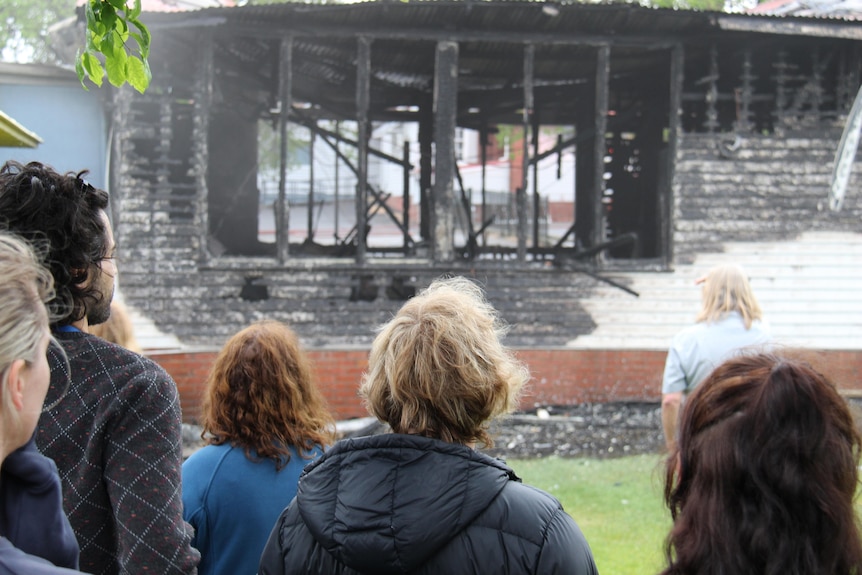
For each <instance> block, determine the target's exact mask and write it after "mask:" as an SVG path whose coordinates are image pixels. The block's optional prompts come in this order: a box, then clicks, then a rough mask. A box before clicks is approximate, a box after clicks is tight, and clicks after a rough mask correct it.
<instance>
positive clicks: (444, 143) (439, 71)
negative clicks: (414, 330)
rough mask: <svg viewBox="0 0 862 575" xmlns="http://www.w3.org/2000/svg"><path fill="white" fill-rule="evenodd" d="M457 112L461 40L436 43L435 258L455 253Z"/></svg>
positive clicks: (445, 259) (449, 258)
mask: <svg viewBox="0 0 862 575" xmlns="http://www.w3.org/2000/svg"><path fill="white" fill-rule="evenodd" d="M457 113H458V43H457V42H449V41H443V42H438V43H437V54H436V62H435V66H434V142H435V144H436V148H437V150H436V154H435V156H434V187H433V193H432V197H431V204H432V206H433V218H434V219H433V229H434V240H433V242H432V253H433V259H434V261H437V262H449V261H452V260H453V259H454V257H455V247H454V243H455V209H456V208H455V206H456V204H455V191H454V190H455V185H454V182H455V123H456V120H457Z"/></svg>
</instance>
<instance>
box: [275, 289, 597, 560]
mask: <svg viewBox="0 0 862 575" xmlns="http://www.w3.org/2000/svg"><path fill="white" fill-rule="evenodd" d="M502 333H503V330H502V325H501V323H500V322H499V320H498V318H497V314H496V312H495V311H494V309H493V308H492V307H491V305H490V304H489V303H488V302H487V301H486V300H485V298H484V296H483V294H482V292H481V290H480V289H479V288H478V287H477V286H476V285H475V284H473V283H472V282H470V281H469V280H466V279H463V278H459V279H450V280H441V281H438V282H435V283H433V284H432V285H431V286H430V287H429V288H428V290H427V291H425V292H424V293H422V294H421V295H418V296H416V297H414V298H413V299H411V300H409V301H407V303H405V304H404V306H403V307H402V308H401V310H400V311H399V312H398V313H397V314H396V315H395V317H394V318H393V319H392V321H390V322H389V323H388V324H386V325H385V326H384V327H383V328H382V330H381V331H380V333H379V335H378V336H377V338H376V339H375V340H374V343H373V345H372V348H371V355H370V357H369V361H368V372H367V373H366V375H365V377H364V380H363V382H362V386H361V388H360V394H361V395H362V396H364V398H365V400H366V404H367V407H368V410H369V411H370V412H371V413H372V414H373V415H374V416H376V417H377V418H378V419H380V420H381V421H384V422H386V423H388V424H389V426H390V427H391V428H392V431H393V433H389V434H384V435H376V436H371V437H362V438H354V439H347V440H342V441H340V442H338V443H337V444H336V445H335V446H334V447H333V448H332V449H331V450H330V451H328V452H327V453H326V454H325V455H324V456H323V457H321V458H320V459H319V460H317V461H316V462H314V463H312V464H311V465H309V466H308V467H307V468H306V470H305V471H304V472H303V475H302V477H301V479H300V483H299V491H298V492H297V496H296V499H294V501H293V503H291V505H290V507H288V508H287V509H286V510H285V512H284V513H282V515H281V517H280V518H279V520H278V522H277V523H276V525H275V528H274V529H273V532H272V535H270V539H269V542H268V543H267V545H266V547H265V548H264V552H263V555H262V556H261V562H260V570H259V573H260V575H274V574H286V573H327V574H338V573H343V574H348V573H349V574H353V573H417V574H419V573H423V574H428V575H431V574H434V575H436V574H439V573H458V574H469V573H507V574H510V575H516V574H533V573H542V574H553V573H566V574H569V575H592V574H594V573H596V567H595V564H594V562H593V557H592V553H591V551H590V548H589V545H587V542H586V540H585V539H584V536H583V534H582V533H581V531H580V530H579V529H578V526H577V525H576V524H575V522H574V521H573V520H572V518H571V517H569V516H568V515H567V514H566V512H565V511H563V508H562V506H561V505H560V503H559V501H557V500H556V499H554V498H553V497H552V496H551V495H549V494H547V493H545V492H543V491H540V490H538V489H535V488H533V487H528V486H526V485H523V484H522V483H521V482H520V480H519V479H518V478H517V477H516V476H515V473H514V472H513V471H512V469H511V468H509V467H508V466H507V465H506V464H505V463H503V462H502V461H500V460H497V459H493V458H491V457H488V456H487V455H484V454H482V453H480V452H477V451H475V450H474V449H473V446H474V444H476V443H485V444H490V442H491V439H490V437H489V436H488V423H489V421H490V420H491V419H492V418H494V417H495V416H497V415H500V414H503V413H505V412H507V411H511V410H512V409H513V408H514V406H515V405H516V404H517V399H518V395H519V392H520V390H521V388H522V387H523V385H524V384H525V383H526V381H527V379H528V377H529V375H528V373H527V371H526V370H525V369H524V367H523V366H522V365H521V364H520V363H519V362H518V361H517V360H516V359H515V357H514V355H513V354H512V352H511V351H509V350H507V349H506V348H505V347H503V345H502V344H501V342H500V337H501V335H502Z"/></svg>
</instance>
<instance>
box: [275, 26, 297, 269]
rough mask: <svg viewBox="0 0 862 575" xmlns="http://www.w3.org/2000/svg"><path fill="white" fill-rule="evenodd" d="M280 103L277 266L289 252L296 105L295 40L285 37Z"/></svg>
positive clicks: (282, 51) (281, 57)
mask: <svg viewBox="0 0 862 575" xmlns="http://www.w3.org/2000/svg"><path fill="white" fill-rule="evenodd" d="M278 70H279V84H278V102H279V110H280V115H279V118H278V200H277V201H276V204H275V205H276V211H275V244H276V250H277V253H278V262H279V263H282V264H283V263H285V262H286V261H287V258H288V255H289V252H290V235H289V230H288V222H289V221H290V219H289V217H288V215H289V212H288V210H289V208H288V205H287V122H288V115H289V113H290V108H291V106H292V105H293V103H292V99H291V92H292V88H293V86H292V85H293V38H292V37H291V36H286V37H284V38H282V39H281V51H280V55H279V66H278Z"/></svg>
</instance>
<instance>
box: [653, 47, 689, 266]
mask: <svg viewBox="0 0 862 575" xmlns="http://www.w3.org/2000/svg"><path fill="white" fill-rule="evenodd" d="M684 69H685V53H684V52H683V47H682V44H677V45H676V46H674V47H673V48H672V49H671V52H670V103H669V106H670V110H669V112H668V124H669V125H668V142H667V156H666V158H665V161H666V162H667V164H666V165H667V168H666V170H667V178H665V180H666V183H665V185H664V188H663V189H661V190H659V192H658V218H659V222H658V230H659V238H658V242H659V246H658V247H659V253H660V254H661V261H662V265H663V266H665V267H669V266H670V263H671V262H672V261H673V233H672V232H673V181H674V166H676V150H677V140H678V138H679V124H680V114H682V90H683V70H684Z"/></svg>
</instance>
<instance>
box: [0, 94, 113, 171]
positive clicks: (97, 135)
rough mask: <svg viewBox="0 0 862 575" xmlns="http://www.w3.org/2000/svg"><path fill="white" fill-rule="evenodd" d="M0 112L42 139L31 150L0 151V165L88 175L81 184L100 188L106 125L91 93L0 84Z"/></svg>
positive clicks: (103, 166) (105, 155) (105, 158)
mask: <svg viewBox="0 0 862 575" xmlns="http://www.w3.org/2000/svg"><path fill="white" fill-rule="evenodd" d="M0 110H3V111H4V112H5V113H6V114H8V115H10V116H12V117H13V118H15V120H17V121H18V122H20V123H21V124H23V125H24V127H25V128H27V129H28V130H31V131H33V132H35V133H36V134H37V135H38V136H39V137H40V138H42V143H41V144H39V146H38V147H37V148H35V149H31V148H4V147H0V161H4V162H5V161H6V160H17V161H19V162H25V163H26V162H29V161H32V160H37V161H39V162H42V163H45V164H49V165H51V166H53V167H54V168H55V169H56V170H58V171H60V172H66V171H75V172H77V171H80V170H82V169H88V170H90V174H89V175H88V176H87V180H89V181H90V183H92V184H93V185H94V186H96V187H99V188H105V187H106V185H107V181H106V178H107V168H106V162H107V122H106V121H105V117H104V113H103V112H102V104H101V101H100V98H99V95H98V93H97V90H96V89H91V90H90V91H89V92H87V91H85V90H84V89H83V88H82V87H81V86H80V84H78V85H70V84H69V83H64V84H63V85H45V84H21V85H16V84H7V83H0Z"/></svg>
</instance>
